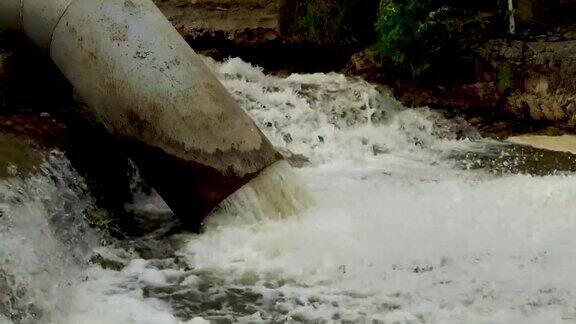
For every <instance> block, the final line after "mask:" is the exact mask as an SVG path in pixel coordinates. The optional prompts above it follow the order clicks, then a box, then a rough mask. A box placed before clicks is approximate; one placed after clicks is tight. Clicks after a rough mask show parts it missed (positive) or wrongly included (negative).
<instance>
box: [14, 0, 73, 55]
mask: <svg viewBox="0 0 576 324" xmlns="http://www.w3.org/2000/svg"><path fill="white" fill-rule="evenodd" d="M22 1H24V0H22ZM74 1H76V0H70V2H68V5H66V8H65V9H64V10H63V11H62V14H61V15H60V17H58V20H57V21H56V24H55V25H54V28H52V33H51V34H50V42H49V43H48V51H49V52H52V42H53V41H54V33H55V32H56V28H57V27H58V25H60V22H61V21H62V18H63V17H64V15H66V13H67V12H68V9H69V8H70V6H71V5H72V3H74Z"/></svg>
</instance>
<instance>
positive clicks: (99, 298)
mask: <svg viewBox="0 0 576 324" xmlns="http://www.w3.org/2000/svg"><path fill="white" fill-rule="evenodd" d="M212 67H213V69H214V70H215V71H216V72H217V73H218V76H219V78H220V79H221V80H222V82H223V83H224V85H225V86H226V87H227V88H228V89H229V90H230V91H231V92H232V93H233V94H234V96H235V98H236V99H237V100H238V101H239V102H240V104H241V105H242V107H243V108H244V109H245V110H246V111H247V112H248V113H249V114H250V115H251V116H252V117H253V118H254V119H255V120H256V122H257V124H258V125H259V126H260V127H261V129H262V130H263V131H264V132H265V133H266V135H267V136H268V137H269V138H270V139H271V140H272V142H273V143H274V144H275V145H276V146H277V147H279V148H280V149H281V150H283V151H284V152H288V153H287V155H288V156H289V157H288V160H289V161H290V162H291V163H293V164H295V165H298V166H299V168H297V169H295V170H294V171H293V172H294V176H287V175H286V174H285V171H282V170H285V169H289V168H288V167H287V166H286V165H279V166H276V167H275V168H273V169H271V170H269V172H270V175H268V176H267V177H269V178H271V179H274V181H266V180H258V181H259V182H255V183H253V184H252V186H251V187H250V188H245V189H244V190H243V191H240V192H238V193H237V195H236V196H234V197H232V198H231V199H230V200H228V201H227V203H226V204H224V205H223V206H222V208H220V209H218V210H217V211H216V212H215V214H214V215H212V216H211V217H210V218H209V220H208V221H207V226H206V227H205V230H204V232H203V233H201V234H199V235H194V234H184V233H179V234H175V235H174V237H172V238H171V240H176V241H178V242H179V244H178V248H177V249H176V251H174V253H173V254H172V255H169V256H167V257H165V258H152V259H143V258H141V257H140V256H139V255H138V252H137V251H136V250H133V249H131V248H130V245H129V244H128V245H122V246H119V245H117V244H108V242H106V240H105V239H104V238H103V236H102V233H99V232H97V231H95V230H93V229H91V227H90V226H88V223H87V219H88V220H89V219H90V215H91V214H94V213H99V212H102V211H98V210H96V209H95V208H94V207H93V204H92V203H91V199H90V197H89V195H87V194H85V193H84V191H83V187H82V180H81V179H80V178H79V177H78V176H77V175H76V174H75V172H74V171H73V170H70V168H69V166H68V165H67V162H66V160H65V159H64V157H63V156H61V155H60V154H57V153H55V155H54V156H52V157H51V159H50V160H49V161H47V162H46V163H45V165H44V167H43V169H42V172H40V173H39V174H38V175H37V176H35V177H32V178H30V179H29V180H27V181H20V182H18V181H12V182H8V181H4V182H2V183H1V184H0V212H1V213H0V251H1V252H0V323H2V324H4V323H11V322H12V323H36V322H38V323H59V324H60V323H139V324H140V323H205V322H206V321H212V322H215V323H229V322H242V323H274V322H277V323H281V322H292V323H308V322H312V323H332V322H340V323H556V322H572V321H576V280H574V279H575V278H574V276H575V275H574V273H576V261H575V260H576V249H574V246H575V245H576V235H574V231H576V199H575V197H576V177H575V176H574V175H573V173H572V172H571V171H573V170H572V164H571V163H572V162H571V161H572V160H571V155H563V156H560V157H557V156H549V155H548V153H546V152H544V153H543V152H541V151H537V152H536V151H530V150H528V151H526V150H525V149H524V148H521V147H520V148H519V147H515V146H514V147H513V146H510V145H509V144H504V143H497V142H494V141H490V140H485V139H482V138H481V137H480V136H479V135H478V134H477V133H476V132H475V131H474V130H473V129H472V128H470V127H468V126H467V125H466V123H465V122H463V121H460V120H446V119H445V118H443V117H442V116H441V115H440V114H439V113H437V112H434V111H431V110H428V109H425V108H420V109H405V108H404V107H402V106H401V105H400V104H399V103H397V102H396V101H395V100H393V99H391V98H390V97H389V96H387V95H386V94H384V93H383V92H382V91H380V90H379V89H377V88H376V87H375V86H373V85H370V84H367V83H365V82H362V81H359V80H353V79H349V78H346V77H344V76H342V75H339V74H335V73H334V74H309V75H290V76H287V77H278V76H271V75H265V74H264V73H263V72H262V71H261V70H260V69H258V68H256V67H253V66H250V65H249V64H247V63H245V62H242V61H241V60H238V59H232V60H229V61H227V62H225V63H219V64H213V65H212ZM526 152H528V153H526ZM534 157H536V158H534ZM550 161H552V162H550ZM550 166H551V168H552V169H550V170H542V169H541V168H546V167H550ZM557 169H558V170H557ZM560 169H562V170H565V172H564V171H562V170H560ZM523 170H524V171H525V170H528V171H535V172H532V173H534V174H539V175H541V176H534V175H530V174H527V173H526V172H523ZM519 173H520V174H519ZM296 178H298V179H300V180H294V179H296ZM298 181H302V182H303V183H305V184H306V185H307V186H308V188H309V189H308V190H309V192H304V191H302V190H300V189H299V187H298V186H297V185H296V184H297V183H298ZM271 183H275V185H274V186H282V190H276V192H275V193H274V194H270V192H271V191H270V185H271ZM274 189H278V188H276V187H274ZM266 194H269V196H270V197H271V199H266V202H262V201H258V200H259V197H262V196H266ZM278 197H285V198H286V197H288V199H284V198H283V199H280V200H278ZM150 201H152V202H150ZM283 201H284V202H286V201H287V202H288V203H287V204H283V203H282V202H283ZM147 204H154V203H153V200H150V199H148V200H143V201H142V202H141V205H142V206H140V207H142V208H149V207H150V206H147ZM133 207H134V208H138V207H139V206H138V204H135V206H133ZM158 208H159V209H161V206H160V207H158ZM271 210H272V211H274V212H270V211H271ZM294 211H295V215H294V216H291V217H284V216H285V215H284V214H291V213H293V212H294ZM271 214H273V215H271ZM63 229H66V231H63ZM93 251H99V253H101V254H105V255H108V258H109V259H114V260H118V262H119V263H125V264H126V266H125V267H123V268H122V267H120V268H121V269H120V270H118V269H103V268H102V267H101V266H99V265H96V264H93V263H90V262H88V260H89V259H90V257H91V255H92V254H93Z"/></svg>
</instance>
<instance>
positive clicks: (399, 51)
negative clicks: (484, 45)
mask: <svg viewBox="0 0 576 324" xmlns="http://www.w3.org/2000/svg"><path fill="white" fill-rule="evenodd" d="M504 4H505V1H501V0H492V1H481V0H476V1H474V0H470V1H459V0H381V2H380V8H379V12H378V19H377V21H376V32H377V35H378V49H379V51H380V55H381V58H382V60H383V61H384V63H386V64H387V65H389V66H390V67H392V68H394V69H395V70H396V71H397V72H399V73H400V74H402V75H405V76H408V77H410V78H412V79H413V80H418V79H420V78H422V77H423V76H424V75H425V74H427V73H428V74H430V73H442V70H446V68H447V67H452V69H451V70H454V64H459V63H462V60H463V59H466V58H469V57H470V56H471V55H470V49H471V48H472V47H473V46H474V45H475V44H477V43H478V38H481V37H486V36H487V34H488V33H486V31H492V32H493V31H494V30H496V31H498V32H500V31H501V30H502V26H496V27H495V25H498V22H499V21H504V19H503V15H502V13H503V12H505V7H503V5H504ZM495 22H496V23H495Z"/></svg>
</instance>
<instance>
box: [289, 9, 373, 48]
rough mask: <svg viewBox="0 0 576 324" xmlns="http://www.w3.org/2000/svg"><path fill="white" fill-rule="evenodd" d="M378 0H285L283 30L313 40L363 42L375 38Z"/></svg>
mask: <svg viewBox="0 0 576 324" xmlns="http://www.w3.org/2000/svg"><path fill="white" fill-rule="evenodd" d="M378 1H379V0H354V1H352V0H350V1H345V0H285V1H284V4H283V18H282V21H283V23H282V31H283V33H284V34H285V35H286V36H288V37H289V38H292V39H294V40H296V41H300V42H306V43H313V44H339V45H347V44H351V43H362V42H368V41H372V40H373V39H374V35H375V34H374V25H373V24H374V21H375V20H376V13H377V8H378Z"/></svg>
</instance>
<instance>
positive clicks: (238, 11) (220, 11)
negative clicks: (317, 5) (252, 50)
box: [155, 0, 282, 46]
mask: <svg viewBox="0 0 576 324" xmlns="http://www.w3.org/2000/svg"><path fill="white" fill-rule="evenodd" d="M155 3H156V5H157V6H158V7H159V8H160V10H162V12H163V13H164V14H165V15H166V17H168V19H169V20H170V21H171V22H172V24H173V25H174V26H175V27H176V29H177V30H178V31H179V32H180V33H181V34H182V35H183V36H185V37H189V38H193V39H205V40H212V41H214V40H227V41H230V42H232V43H233V44H235V45H244V46H246V45H249V46H257V45H262V44H264V43H267V42H269V41H273V40H276V39H278V37H279V36H280V15H281V8H282V1H281V0H244V1H234V0H193V1H182V0H155Z"/></svg>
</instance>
